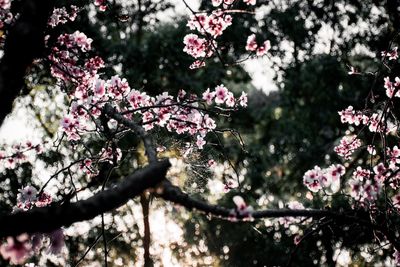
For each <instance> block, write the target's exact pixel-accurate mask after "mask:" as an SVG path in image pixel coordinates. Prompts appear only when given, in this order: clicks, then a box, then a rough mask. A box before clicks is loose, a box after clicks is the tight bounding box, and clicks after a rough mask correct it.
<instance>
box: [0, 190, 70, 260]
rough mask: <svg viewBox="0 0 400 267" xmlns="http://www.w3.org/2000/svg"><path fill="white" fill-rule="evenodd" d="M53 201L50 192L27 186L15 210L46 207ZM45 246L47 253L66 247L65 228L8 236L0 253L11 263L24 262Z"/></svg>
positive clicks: (19, 197)
mask: <svg viewBox="0 0 400 267" xmlns="http://www.w3.org/2000/svg"><path fill="white" fill-rule="evenodd" d="M51 202H52V197H51V196H50V195H49V194H47V193H45V192H41V193H39V192H38V191H37V189H36V188H35V187H33V186H25V187H24V188H22V189H20V190H19V193H18V195H17V205H16V207H15V209H14V212H24V211H27V210H30V209H31V208H33V207H44V206H47V205H49V204H50V203H51ZM43 247H46V248H47V253H51V254H59V253H60V252H61V249H62V248H63V247H64V232H63V230H62V229H61V228H59V229H55V230H53V231H51V232H48V233H34V234H32V235H28V234H21V235H19V236H16V237H8V238H7V242H6V243H3V244H2V245H1V246H0V255H1V256H2V257H3V258H4V259H6V260H9V261H10V263H11V264H23V263H24V262H25V261H26V260H27V259H28V258H29V257H30V256H32V255H33V254H35V253H39V251H40V250H41V249H42V248H43Z"/></svg>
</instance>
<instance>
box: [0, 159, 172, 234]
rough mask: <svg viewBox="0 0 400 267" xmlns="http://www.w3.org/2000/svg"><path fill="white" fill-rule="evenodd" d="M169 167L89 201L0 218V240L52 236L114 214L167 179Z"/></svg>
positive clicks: (149, 170)
mask: <svg viewBox="0 0 400 267" xmlns="http://www.w3.org/2000/svg"><path fill="white" fill-rule="evenodd" d="M169 166H170V163H169V161H168V160H163V161H160V162H156V163H152V164H151V165H148V166H147V167H145V168H143V169H140V170H138V171H136V172H135V173H133V174H132V175H130V176H128V177H126V178H125V179H124V180H123V181H122V182H120V183H119V184H117V185H116V186H115V187H113V188H111V189H108V190H105V191H101V192H99V193H97V194H96V195H94V196H93V197H90V198H88V199H86V200H82V201H78V202H74V203H65V204H63V205H61V206H55V205H54V206H49V207H44V208H34V209H32V210H30V211H26V212H18V213H15V214H10V215H5V216H0V237H5V236H14V235H18V234H21V233H35V232H49V231H51V230H54V229H57V228H59V227H61V226H69V225H71V224H72V223H74V222H79V221H85V220H90V219H92V218H94V217H96V216H98V215H100V214H102V213H105V212H109V211H111V210H114V209H116V208H118V207H120V206H122V205H124V204H125V203H126V202H127V201H128V200H130V199H131V198H133V197H135V196H138V195H140V194H141V193H142V192H143V191H144V190H146V189H148V188H152V187H155V186H156V185H157V184H158V183H160V182H161V181H162V180H163V179H165V175H166V173H167V170H168V168H169Z"/></svg>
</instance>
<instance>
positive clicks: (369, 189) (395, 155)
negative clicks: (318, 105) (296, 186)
mask: <svg viewBox="0 0 400 267" xmlns="http://www.w3.org/2000/svg"><path fill="white" fill-rule="evenodd" d="M382 56H383V57H387V58H388V60H390V61H391V60H397V59H398V55H397V47H395V48H394V49H392V50H391V51H389V52H386V51H383V52H382ZM383 87H384V89H385V93H386V96H387V99H385V100H384V102H383V103H382V105H377V107H378V110H376V109H364V110H355V109H354V108H353V106H349V107H347V108H346V109H344V110H342V111H339V112H338V113H339V115H340V120H341V122H342V123H345V124H348V125H354V126H356V127H362V129H364V128H366V129H368V131H369V132H370V133H371V134H373V136H375V134H377V133H378V134H379V135H380V136H381V138H382V139H383V144H384V146H383V147H382V148H381V149H380V152H381V153H378V152H379V151H378V149H377V148H376V144H374V143H373V142H371V143H370V144H368V145H366V146H365V150H366V151H367V152H368V153H367V155H369V157H370V160H368V165H367V166H356V167H355V168H354V171H353V174H352V176H351V178H350V179H349V180H348V181H347V182H346V183H344V184H345V185H347V187H348V188H349V191H350V196H351V197H352V198H353V200H355V201H356V203H358V204H359V205H360V206H362V207H364V208H372V207H374V206H375V202H376V201H377V200H378V199H379V195H380V193H381V192H382V190H383V188H385V187H386V186H387V185H389V186H390V187H391V188H392V189H393V192H394V193H395V192H397V190H398V189H399V186H400V173H399V170H400V168H399V163H400V149H399V148H398V146H397V145H395V146H393V147H390V146H388V145H387V144H386V141H385V140H386V137H387V136H389V135H391V134H394V133H396V132H397V130H398V126H397V125H396V123H395V122H396V121H397V119H396V117H395V116H394V115H392V114H393V113H392V112H391V110H390V109H391V108H392V105H390V101H392V98H393V97H400V94H399V93H398V91H399V87H400V79H399V78H398V77H395V78H394V82H392V81H391V79H390V77H385V78H384V81H383ZM382 107H383V108H382ZM394 121H395V122H394ZM350 132H351V131H350ZM366 134H368V133H366ZM359 135H360V133H359V134H358V135H354V134H348V135H346V136H344V137H342V138H341V140H340V142H339V144H338V145H337V146H336V147H335V148H334V151H335V152H336V153H337V154H338V155H339V156H341V157H342V158H343V159H344V160H345V161H349V160H351V159H352V156H353V154H354V153H355V151H357V150H360V148H361V147H362V143H361V140H360V138H359ZM372 140H374V138H372ZM361 152H362V151H359V152H358V153H361ZM336 166H342V165H336ZM330 168H331V167H330ZM330 168H328V169H326V170H321V168H319V167H318V166H316V167H315V168H314V169H312V170H309V171H307V172H306V173H305V174H304V177H303V182H304V184H305V185H306V186H307V187H308V189H309V190H311V191H312V192H318V191H319V190H320V189H323V188H325V187H326V181H327V182H328V185H330V184H331V182H330V181H331V180H332V181H334V180H333V179H331V178H329V177H330V175H329V172H330V171H329V170H330ZM327 173H328V175H326V174H327ZM338 173H340V176H343V175H344V174H345V172H344V167H343V166H342V167H341V170H340V171H339V172H338ZM340 176H339V177H340ZM338 186H339V187H340V183H339V184H337V185H335V189H336V190H332V191H333V192H336V191H338V189H339V187H338ZM397 196H398V194H394V196H393V198H392V199H397ZM393 202H394V201H393ZM396 203H397V202H396ZM393 205H394V204H393ZM396 205H397V206H398V203H397V204H396ZM396 205H394V206H395V207H397V206H396Z"/></svg>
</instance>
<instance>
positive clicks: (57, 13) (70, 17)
mask: <svg viewBox="0 0 400 267" xmlns="http://www.w3.org/2000/svg"><path fill="white" fill-rule="evenodd" d="M70 9H71V10H70V12H68V11H67V9H66V8H65V7H60V8H55V9H54V10H53V13H52V14H51V16H50V18H49V21H48V24H49V25H50V26H51V27H53V28H54V27H56V26H57V25H58V24H65V23H67V22H68V21H74V20H75V19H76V16H77V14H78V11H79V9H78V7H76V6H74V5H71V6H70Z"/></svg>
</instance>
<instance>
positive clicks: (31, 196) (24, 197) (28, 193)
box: [17, 185, 37, 203]
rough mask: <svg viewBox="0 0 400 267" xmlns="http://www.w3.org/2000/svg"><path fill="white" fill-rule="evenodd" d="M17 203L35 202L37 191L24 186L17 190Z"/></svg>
mask: <svg viewBox="0 0 400 267" xmlns="http://www.w3.org/2000/svg"><path fill="white" fill-rule="evenodd" d="M18 192H19V193H18V195H17V201H18V202H21V203H31V202H35V201H36V200H37V190H36V188H34V187H33V186H30V185H28V186H25V187H24V188H22V189H19V190H18Z"/></svg>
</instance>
